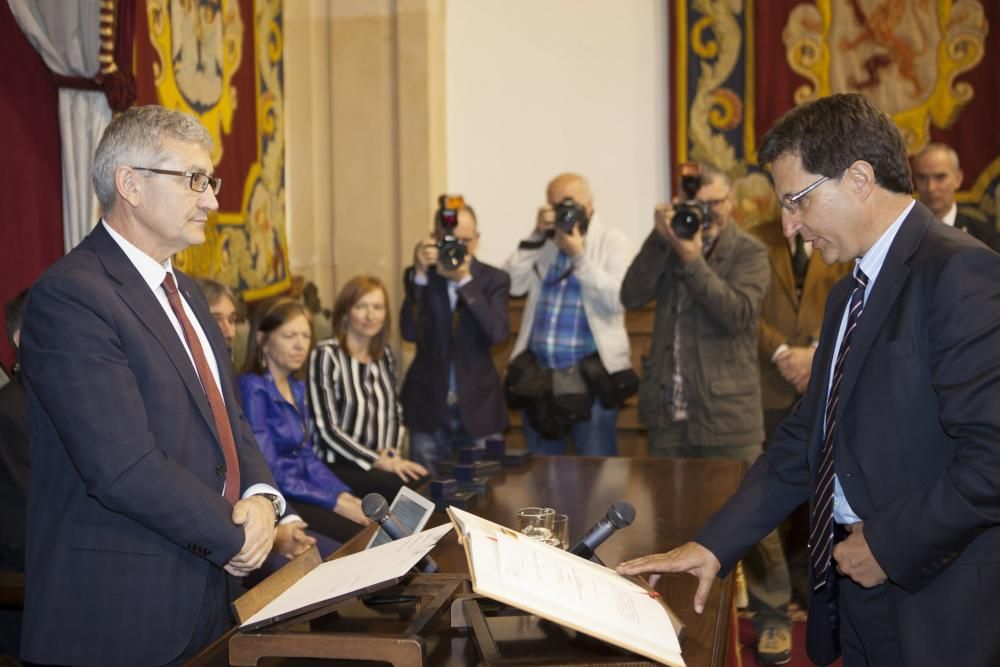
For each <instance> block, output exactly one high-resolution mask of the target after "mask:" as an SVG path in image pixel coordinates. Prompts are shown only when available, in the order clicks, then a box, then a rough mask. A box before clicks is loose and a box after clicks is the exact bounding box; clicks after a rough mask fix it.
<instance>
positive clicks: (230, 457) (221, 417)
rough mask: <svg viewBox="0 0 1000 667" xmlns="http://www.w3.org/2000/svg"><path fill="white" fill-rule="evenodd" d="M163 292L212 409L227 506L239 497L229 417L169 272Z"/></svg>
mask: <svg viewBox="0 0 1000 667" xmlns="http://www.w3.org/2000/svg"><path fill="white" fill-rule="evenodd" d="M163 290H164V291H165V292H166V293H167V301H169V302H170V307H171V308H172V309H173V311H174V315H176V316H177V320H178V321H179V322H180V323H181V329H182V330H183V331H184V339H185V340H186V341H187V345H188V349H189V350H191V356H192V357H194V365H195V368H196V369H197V370H198V379H199V380H201V387H202V389H204V390H205V395H206V396H207V397H208V405H209V406H210V407H211V408H212V417H213V418H214V419H215V430H216V431H218V433H219V444H220V446H221V447H222V455H223V457H225V459H226V492H225V494H224V495H225V498H226V500H228V501H229V502H230V503H232V504H235V503H236V501H237V500H239V497H240V463H239V459H237V458H236V441H235V440H233V429H232V426H230V424H229V414H228V413H227V412H226V404H225V402H223V400H222V393H221V392H220V391H219V386H218V385H217V384H216V383H215V378H214V377H213V376H212V369H211V367H210V366H209V365H208V359H207V358H206V357H205V350H204V349H203V348H202V347H201V341H200V340H199V339H198V334H196V333H195V331H194V327H192V326H191V320H189V319H188V317H187V314H186V313H185V312H184V305H183V304H182V303H181V296H180V294H178V292H177V285H176V284H175V283H174V276H173V274H172V273H170V272H169V271H168V272H167V277H166V278H164V279H163Z"/></svg>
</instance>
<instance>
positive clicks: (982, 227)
mask: <svg viewBox="0 0 1000 667" xmlns="http://www.w3.org/2000/svg"><path fill="white" fill-rule="evenodd" d="M962 177H963V174H962V169H961V167H960V166H959V163H958V153H956V152H955V149H953V148H952V147H951V146H948V145H945V144H928V145H927V146H926V147H924V149H923V150H921V151H920V152H919V153H917V154H916V155H915V156H914V157H913V185H914V187H915V189H916V191H917V193H918V194H919V195H920V201H921V203H923V204H924V205H925V206H927V208H929V209H930V210H931V213H933V214H934V217H935V218H937V219H938V220H940V221H941V222H943V223H945V224H946V225H950V226H952V227H956V228H958V229H961V230H962V231H964V232H968V233H969V234H971V235H972V236H974V237H975V238H977V239H979V240H980V241H982V242H983V243H985V244H986V245H988V246H989V247H990V248H992V249H993V250H997V251H1000V234H997V229H996V225H995V224H994V222H993V221H992V220H990V219H989V218H988V217H987V216H986V214H984V213H983V212H982V211H980V210H979V209H977V208H974V207H971V206H963V207H961V208H959V206H958V204H957V203H956V202H955V192H956V191H957V190H958V189H959V188H960V187H961V185H962Z"/></svg>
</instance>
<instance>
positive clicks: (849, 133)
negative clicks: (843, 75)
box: [757, 93, 913, 194]
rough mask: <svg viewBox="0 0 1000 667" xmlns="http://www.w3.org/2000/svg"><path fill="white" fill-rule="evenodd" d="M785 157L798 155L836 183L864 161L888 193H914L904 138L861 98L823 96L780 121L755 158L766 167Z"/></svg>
mask: <svg viewBox="0 0 1000 667" xmlns="http://www.w3.org/2000/svg"><path fill="white" fill-rule="evenodd" d="M786 154H787V155H798V156H799V158H801V160H802V166H803V167H804V168H805V170H806V171H808V172H809V173H812V174H817V175H820V176H828V177H830V178H835V179H838V178H840V176H841V175H842V174H843V173H844V172H845V171H846V170H847V168H848V167H850V166H851V164H853V163H854V162H855V161H856V160H864V161H865V162H867V163H869V164H870V165H871V166H872V168H873V169H874V170H875V182H876V183H878V184H879V185H880V186H882V187H883V188H885V189H886V190H889V191H890V192H897V193H901V194H911V193H912V192H913V186H912V181H911V179H910V161H909V159H908V158H907V154H906V142H905V141H904V140H903V135H902V133H901V132H900V131H899V128H898V127H896V124H895V123H894V122H893V121H892V118H890V117H889V115H888V114H886V113H884V112H882V111H881V110H879V108H878V107H876V106H875V105H874V104H873V103H872V102H871V101H870V100H869V99H868V98H867V97H865V96H864V95H860V94H858V93H844V94H838V95H830V96H829V97H822V98H820V99H818V100H813V101H811V102H806V103H805V104H802V105H800V106H798V107H795V108H794V109H792V110H791V111H789V112H787V113H786V114H785V115H784V116H782V117H781V119H780V120H779V121H778V122H777V123H775V125H774V127H772V128H771V129H770V130H768V131H767V134H765V135H764V139H763V141H761V144H760V150H759V151H758V152H757V159H758V162H759V163H760V164H761V165H762V166H763V165H767V164H770V163H772V162H774V161H775V160H776V159H778V158H779V157H781V156H782V155H786Z"/></svg>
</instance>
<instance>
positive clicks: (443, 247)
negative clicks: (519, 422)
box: [399, 195, 510, 476]
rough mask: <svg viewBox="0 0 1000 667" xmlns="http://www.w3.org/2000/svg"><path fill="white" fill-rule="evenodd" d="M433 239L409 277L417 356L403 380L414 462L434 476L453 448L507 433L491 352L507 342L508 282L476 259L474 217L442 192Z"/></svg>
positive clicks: (407, 313)
mask: <svg viewBox="0 0 1000 667" xmlns="http://www.w3.org/2000/svg"><path fill="white" fill-rule="evenodd" d="M439 204H440V207H439V209H438V211H437V213H436V215H435V223H434V234H433V235H431V236H429V237H428V238H426V239H424V240H422V241H420V243H418V244H417V247H416V249H415V250H414V252H413V266H411V267H409V268H407V269H406V272H405V274H404V276H405V277H404V281H403V282H404V285H403V286H404V290H405V293H406V296H405V299H404V301H403V307H402V309H401V312H400V318H399V319H400V329H401V330H402V335H403V339H404V340H407V341H410V342H413V343H416V346H417V354H416V357H415V358H414V360H413V363H412V364H411V365H410V368H409V370H408V371H407V373H406V379H405V380H404V381H403V390H402V403H403V417H404V421H405V423H406V426H407V427H408V428H409V429H410V458H412V459H413V460H414V461H416V462H417V463H420V464H422V465H423V466H424V467H425V468H427V469H428V470H429V471H430V472H431V475H432V476H434V475H436V474H437V471H436V468H435V463H436V462H437V461H440V460H442V459H447V458H450V456H451V452H452V449H453V448H458V447H471V446H482V445H483V442H484V441H485V440H486V439H487V438H488V437H490V436H494V435H498V434H500V433H501V432H502V431H503V430H504V429H506V428H507V409H506V407H505V406H504V402H503V395H502V393H501V390H500V377H499V375H498V374H497V371H496V368H495V367H494V366H493V359H492V357H491V356H490V348H491V347H493V346H494V345H496V344H497V343H501V342H503V341H505V340H506V339H507V334H508V333H509V326H508V324H507V298H508V293H509V290H510V278H509V277H508V276H507V274H506V273H504V272H503V271H501V270H499V269H497V268H494V267H492V266H490V265H488V264H484V263H482V262H480V261H479V260H477V259H476V258H475V253H476V246H477V245H478V244H479V231H478V229H477V223H476V213H475V211H473V209H472V207H471V206H469V205H467V204H466V203H465V201H464V200H463V199H462V197H457V196H448V195H442V196H441V198H440V199H439Z"/></svg>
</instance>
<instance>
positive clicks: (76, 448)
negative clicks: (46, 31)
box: [21, 106, 284, 665]
mask: <svg viewBox="0 0 1000 667" xmlns="http://www.w3.org/2000/svg"><path fill="white" fill-rule="evenodd" d="M210 149H211V139H210V137H209V135H208V133H207V131H206V130H205V129H204V127H202V126H201V124H200V123H198V121H197V120H196V119H195V118H193V117H191V116H189V115H187V114H184V113H180V112H176V111H170V110H167V109H164V108H162V107H156V106H147V107H135V108H132V109H128V110H126V111H125V112H123V113H122V114H120V115H119V116H117V117H116V118H114V119H113V120H112V121H111V124H110V125H109V126H108V128H107V130H106V131H105V133H104V136H103V137H102V139H101V142H100V144H99V146H98V148H97V152H96V155H95V158H94V172H93V180H94V188H95V190H96V192H97V196H98V199H99V201H100V204H101V208H102V212H103V218H102V220H101V222H100V223H98V225H97V226H96V227H95V228H94V230H93V231H92V232H91V233H90V234H89V235H88V236H87V237H86V238H85V239H84V240H83V241H82V242H81V243H80V245H79V246H77V247H76V248H75V249H73V251H72V252H70V253H69V254H68V255H66V256H65V257H64V258H62V259H61V260H59V261H58V262H56V263H55V265H53V266H52V267H51V268H49V270H48V271H46V272H45V274H44V275H43V276H42V277H41V278H40V279H39V280H38V282H37V283H36V284H35V285H34V287H32V290H31V295H30V297H29V299H28V307H27V312H26V314H25V318H24V326H23V328H22V333H21V362H22V364H23V367H24V378H25V382H26V386H27V389H28V413H29V429H30V434H31V487H30V495H29V504H28V529H27V585H26V599H25V607H24V625H23V632H22V642H21V657H22V658H23V659H25V660H27V661H30V662H32V663H37V664H60V665H79V664H93V665H153V664H157V665H160V664H180V663H182V662H183V661H184V660H185V659H186V658H188V657H190V656H192V655H193V654H194V653H196V652H197V651H198V650H199V649H200V648H201V647H202V646H203V645H205V644H206V643H208V642H210V641H212V640H214V639H215V638H217V637H218V636H220V635H221V634H222V633H223V632H224V631H225V629H226V628H227V627H228V626H229V624H230V620H229V614H228V584H227V573H229V574H232V575H236V576H245V575H247V574H248V573H250V572H251V571H253V570H255V569H256V568H257V567H259V566H260V564H261V563H262V562H263V561H264V559H265V557H266V556H267V554H268V552H269V551H270V550H271V545H272V542H273V540H274V526H275V518H276V516H278V515H280V514H282V513H283V512H284V499H283V498H282V497H281V496H280V494H279V493H278V491H277V490H275V489H274V482H273V480H272V478H271V474H270V472H269V471H268V468H267V464H266V463H265V461H264V459H263V457H262V456H261V454H260V451H259V450H258V448H257V443H256V441H255V440H254V437H253V433H252V431H251V430H250V428H249V426H248V424H247V421H246V419H245V418H244V417H243V415H242V413H241V411H240V407H239V401H238V400H237V399H236V396H235V395H234V394H233V390H232V385H233V382H232V369H231V367H230V361H229V352H228V351H227V349H226V346H225V344H224V341H223V338H222V334H221V333H220V331H219V328H218V327H217V326H216V325H215V324H214V323H213V321H212V315H211V313H210V312H209V308H208V304H207V303H206V302H205V299H204V297H203V296H202V294H201V292H200V291H199V290H198V288H197V286H196V285H195V284H194V282H193V281H192V280H191V279H190V278H188V277H187V276H185V275H184V274H183V273H181V272H180V271H177V270H176V269H174V267H173V266H172V264H171V259H170V258H171V256H172V255H173V254H174V253H177V252H180V251H181V250H184V249H185V248H188V247H190V246H192V245H198V244H201V243H203V242H204V241H205V226H206V224H207V221H208V216H209V214H210V213H211V212H212V211H214V210H216V209H217V208H218V201H217V200H216V198H215V195H216V194H217V193H218V191H219V187H220V186H221V181H220V179H218V178H216V177H214V176H212V169H213V165H212V160H211V157H210V154H211V153H210Z"/></svg>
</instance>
